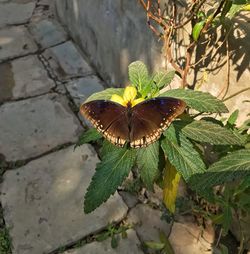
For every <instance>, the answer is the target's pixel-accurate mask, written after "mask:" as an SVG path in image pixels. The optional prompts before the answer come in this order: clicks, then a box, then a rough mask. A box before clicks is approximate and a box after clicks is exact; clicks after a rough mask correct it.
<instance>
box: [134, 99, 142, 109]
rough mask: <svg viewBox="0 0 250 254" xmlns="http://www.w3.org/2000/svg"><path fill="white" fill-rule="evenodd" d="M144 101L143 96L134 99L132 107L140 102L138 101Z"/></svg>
mask: <svg viewBox="0 0 250 254" xmlns="http://www.w3.org/2000/svg"><path fill="white" fill-rule="evenodd" d="M142 101H144V99H143V98H138V99H136V100H134V101H132V107H134V106H135V105H136V104H138V103H140V102H142Z"/></svg>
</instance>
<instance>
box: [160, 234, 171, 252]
mask: <svg viewBox="0 0 250 254" xmlns="http://www.w3.org/2000/svg"><path fill="white" fill-rule="evenodd" d="M159 237H160V240H161V242H162V243H164V245H165V246H164V252H163V253H164V254H175V252H174V249H173V247H172V245H171V243H170V241H169V240H168V238H167V236H166V235H165V234H164V232H163V231H160V233H159Z"/></svg>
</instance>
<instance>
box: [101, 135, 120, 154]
mask: <svg viewBox="0 0 250 254" xmlns="http://www.w3.org/2000/svg"><path fill="white" fill-rule="evenodd" d="M116 149H117V146H115V145H113V144H112V143H110V142H109V141H108V140H106V139H104V141H103V143H102V148H101V149H100V156H101V158H103V157H104V156H105V155H106V154H108V153H110V152H112V151H115V150H116Z"/></svg>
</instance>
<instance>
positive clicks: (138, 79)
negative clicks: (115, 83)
mask: <svg viewBox="0 0 250 254" xmlns="http://www.w3.org/2000/svg"><path fill="white" fill-rule="evenodd" d="M128 75H129V80H130V82H131V85H133V86H135V87H137V90H138V91H139V92H140V93H141V91H142V90H143V86H146V85H147V84H148V82H149V77H148V70H147V66H146V65H145V64H144V63H143V62H141V61H136V62H133V63H131V64H130V65H129V66H128Z"/></svg>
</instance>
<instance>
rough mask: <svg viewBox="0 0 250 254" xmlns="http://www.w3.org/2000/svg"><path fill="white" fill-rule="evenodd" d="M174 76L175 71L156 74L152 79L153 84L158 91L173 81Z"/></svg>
mask: <svg viewBox="0 0 250 254" xmlns="http://www.w3.org/2000/svg"><path fill="white" fill-rule="evenodd" d="M174 75H175V71H170V72H165V71H162V72H157V73H156V74H155V76H154V78H153V80H154V82H155V84H156V85H157V86H158V87H159V89H161V88H163V87H165V86H168V85H169V84H170V83H171V81H172V80H173V78H174Z"/></svg>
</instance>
